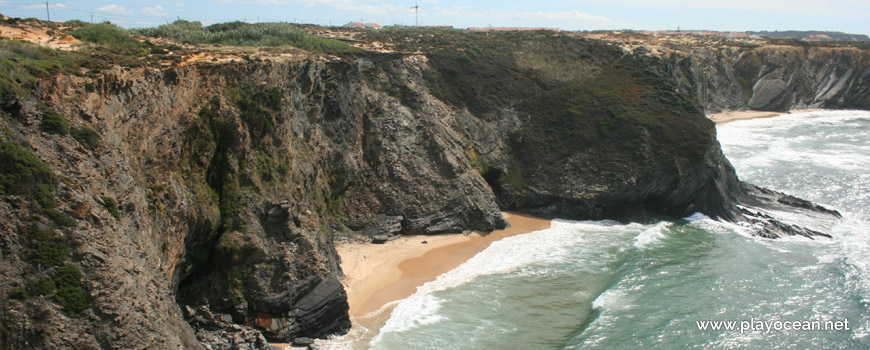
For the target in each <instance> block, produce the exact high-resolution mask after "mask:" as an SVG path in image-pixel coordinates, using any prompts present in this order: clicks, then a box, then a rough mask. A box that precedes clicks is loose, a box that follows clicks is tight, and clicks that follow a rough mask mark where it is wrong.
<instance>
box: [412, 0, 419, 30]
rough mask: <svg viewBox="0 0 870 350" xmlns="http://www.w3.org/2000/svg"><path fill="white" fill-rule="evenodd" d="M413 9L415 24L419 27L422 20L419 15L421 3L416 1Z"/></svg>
mask: <svg viewBox="0 0 870 350" xmlns="http://www.w3.org/2000/svg"><path fill="white" fill-rule="evenodd" d="M412 9H413V10H414V26H415V27H419V26H420V20H419V19H418V18H420V17H419V16H420V5H419V4H417V3H414V7H412Z"/></svg>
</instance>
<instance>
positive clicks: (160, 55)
mask: <svg viewBox="0 0 870 350" xmlns="http://www.w3.org/2000/svg"><path fill="white" fill-rule="evenodd" d="M0 16H2V15H0ZM517 36H520V37H532V36H539V37H540V36H568V37H578V38H588V39H595V40H602V41H604V42H607V43H610V44H613V45H616V46H618V47H620V48H622V49H623V50H624V51H626V52H634V51H635V50H636V49H638V48H641V52H643V53H645V54H647V55H651V56H657V57H661V56H663V55H669V54H672V53H675V52H676V53H679V52H689V51H691V50H693V49H699V48H722V47H737V48H756V47H761V46H801V47H855V48H858V49H870V42H859V41H823V42H808V41H801V40H798V39H793V38H773V37H771V38H766V39H759V38H758V37H757V36H755V38H752V37H750V36H748V35H746V36H726V35H698V33H697V32H685V33H674V32H664V33H659V32H649V31H595V32H557V31H549V30H540V31H522V32H519V31H502V32H493V31H486V32H479V31H468V30H461V29H453V28H433V27H388V28H384V29H380V30H369V29H355V28H345V27H323V26H316V25H300V24H290V23H257V24H251V23H244V22H228V23H219V24H214V25H210V26H203V25H202V24H201V23H199V22H191V21H185V20H179V21H176V22H173V23H171V24H166V25H161V26H159V27H155V28H140V29H131V30H125V29H122V28H120V27H117V26H114V25H112V24H110V23H98V24H88V23H85V22H82V21H67V22H49V21H42V20H38V19H34V18H28V19H20V18H10V17H5V16H3V17H2V19H0V38H3V39H10V40H16V41H22V42H30V43H33V44H37V45H39V46H42V47H47V48H51V49H57V50H63V51H86V52H87V53H88V54H89V55H97V56H101V55H106V54H109V55H113V56H114V57H113V58H112V59H111V60H110V61H113V63H115V64H122V65H131V66H142V65H145V66H151V67H171V66H183V65H188V64H198V63H208V62H211V63H224V62H232V61H234V60H236V61H241V60H256V59H261V60H265V59H287V58H300V57H309V56H311V54H312V53H314V54H316V55H322V56H327V57H329V56H331V57H333V58H334V57H335V56H336V55H338V56H340V55H346V54H354V53H381V54H391V53H400V54H421V53H429V52H433V51H438V50H443V49H451V48H453V47H456V46H457V45H458V46H462V45H464V44H467V43H469V42H474V41H477V40H497V41H505V40H512V39H516V37H517ZM98 60H99V57H98Z"/></svg>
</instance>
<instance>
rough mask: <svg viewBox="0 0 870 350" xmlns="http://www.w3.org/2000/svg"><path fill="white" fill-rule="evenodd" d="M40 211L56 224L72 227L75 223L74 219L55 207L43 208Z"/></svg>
mask: <svg viewBox="0 0 870 350" xmlns="http://www.w3.org/2000/svg"><path fill="white" fill-rule="evenodd" d="M42 212H43V213H44V214H45V215H46V216H48V218H49V219H51V221H53V222H54V224H55V225H57V226H60V227H72V226H75V224H76V222H75V220H73V219H70V217H69V216H68V215H66V214H65V213H63V212H61V211H59V210H57V209H43V210H42Z"/></svg>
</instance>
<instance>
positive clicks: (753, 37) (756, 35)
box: [749, 34, 764, 40]
mask: <svg viewBox="0 0 870 350" xmlns="http://www.w3.org/2000/svg"><path fill="white" fill-rule="evenodd" d="M749 39H752V40H762V39H764V37H763V36H761V35H758V34H752V35H750V36H749Z"/></svg>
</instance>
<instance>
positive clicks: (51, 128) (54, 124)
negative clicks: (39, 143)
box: [41, 109, 69, 135]
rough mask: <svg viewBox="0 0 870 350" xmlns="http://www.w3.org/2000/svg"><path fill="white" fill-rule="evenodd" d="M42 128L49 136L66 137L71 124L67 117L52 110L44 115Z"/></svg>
mask: <svg viewBox="0 0 870 350" xmlns="http://www.w3.org/2000/svg"><path fill="white" fill-rule="evenodd" d="M41 127H42V130H43V131H45V132H47V133H49V134H57V135H66V134H67V133H68V132H69V122H68V121H67V120H66V117H64V116H63V115H62V114H60V113H58V112H55V111H54V110H52V109H49V110H47V111H45V113H43V114H42V126H41Z"/></svg>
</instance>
